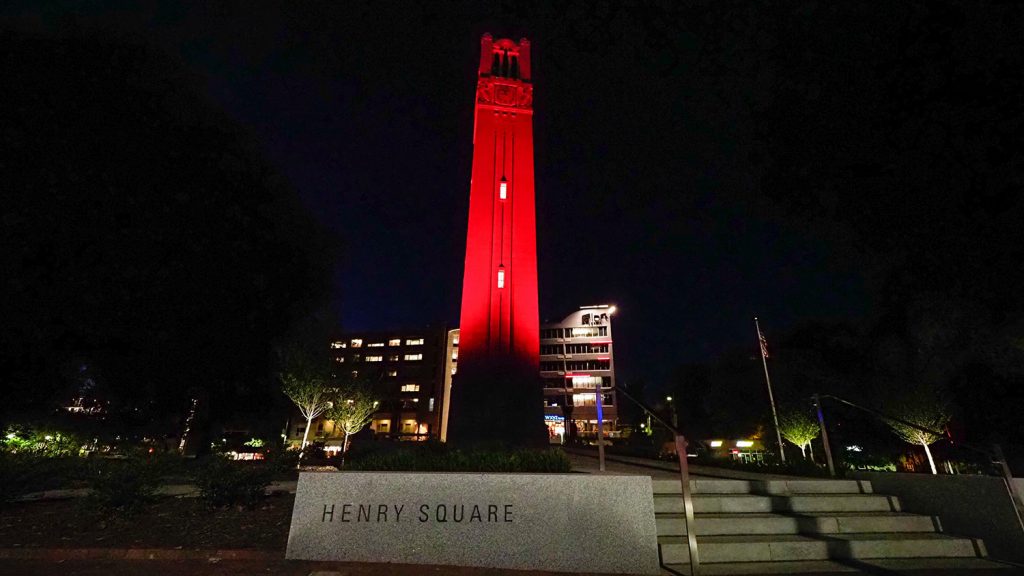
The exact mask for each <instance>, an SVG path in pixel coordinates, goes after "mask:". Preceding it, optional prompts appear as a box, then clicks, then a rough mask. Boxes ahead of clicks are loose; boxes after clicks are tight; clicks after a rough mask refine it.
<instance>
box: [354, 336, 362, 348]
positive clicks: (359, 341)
mask: <svg viewBox="0 0 1024 576" xmlns="http://www.w3.org/2000/svg"><path fill="white" fill-rule="evenodd" d="M362 346H363V339H362V338H353V339H352V347H353V348H361V347H362Z"/></svg>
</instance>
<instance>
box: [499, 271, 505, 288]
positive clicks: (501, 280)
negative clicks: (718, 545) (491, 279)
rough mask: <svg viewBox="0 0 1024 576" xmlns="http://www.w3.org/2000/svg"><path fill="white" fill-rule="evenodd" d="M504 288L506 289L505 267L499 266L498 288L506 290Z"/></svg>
mask: <svg viewBox="0 0 1024 576" xmlns="http://www.w3.org/2000/svg"><path fill="white" fill-rule="evenodd" d="M504 287H505V267H504V266H499V267H498V288H504Z"/></svg>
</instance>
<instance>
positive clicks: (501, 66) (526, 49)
mask: <svg viewBox="0 0 1024 576" xmlns="http://www.w3.org/2000/svg"><path fill="white" fill-rule="evenodd" d="M479 76H480V77H481V78H485V77H487V78H505V79H508V80H518V81H520V82H527V83H528V82H530V41H529V40H527V39H526V38H521V39H520V40H519V42H518V43H517V42H513V41H512V40H509V39H508V38H500V39H498V40H495V39H494V37H492V36H491V35H490V34H484V35H483V36H482V37H481V38H480V69H479Z"/></svg>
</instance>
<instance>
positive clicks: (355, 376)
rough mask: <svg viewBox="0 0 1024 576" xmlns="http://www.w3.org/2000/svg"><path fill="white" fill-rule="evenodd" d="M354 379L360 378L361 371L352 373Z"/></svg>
mask: <svg viewBox="0 0 1024 576" xmlns="http://www.w3.org/2000/svg"><path fill="white" fill-rule="evenodd" d="M352 377H353V378H359V370H353V371H352Z"/></svg>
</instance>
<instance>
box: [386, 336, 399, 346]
mask: <svg viewBox="0 0 1024 576" xmlns="http://www.w3.org/2000/svg"><path fill="white" fill-rule="evenodd" d="M401 345H402V339H401V338H392V339H391V340H388V346H401Z"/></svg>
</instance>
